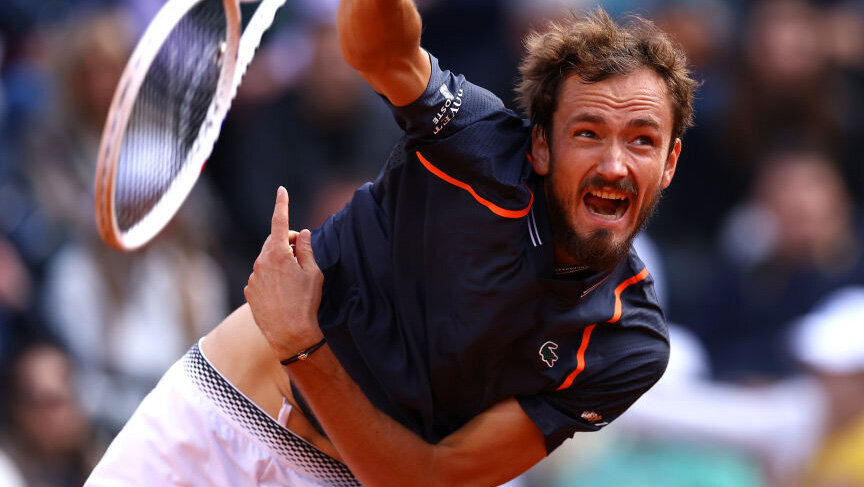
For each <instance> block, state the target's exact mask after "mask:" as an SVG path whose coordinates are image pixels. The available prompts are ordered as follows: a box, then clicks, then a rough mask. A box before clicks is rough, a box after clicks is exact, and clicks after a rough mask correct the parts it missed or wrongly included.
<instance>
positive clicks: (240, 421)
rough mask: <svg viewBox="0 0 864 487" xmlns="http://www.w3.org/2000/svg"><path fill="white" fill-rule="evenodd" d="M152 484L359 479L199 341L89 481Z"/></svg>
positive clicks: (301, 486)
mask: <svg viewBox="0 0 864 487" xmlns="http://www.w3.org/2000/svg"><path fill="white" fill-rule="evenodd" d="M153 485H172V486H190V487H191V486H194V487H199V486H200V487H204V486H240V485H243V486H246V485H250V486H252V485H256V486H270V485H273V486H276V485H279V486H288V487H322V486H332V487H351V486H359V485H360V484H359V482H357V480H356V479H355V478H354V476H353V475H352V474H351V471H350V470H348V468H347V467H346V466H345V465H344V464H343V463H340V462H338V461H336V460H334V459H333V458H331V457H329V456H327V455H325V454H324V453H322V452H320V451H319V450H317V449H316V448H315V447H314V446H312V445H310V444H309V443H308V442H306V441H305V440H303V439H302V438H300V437H298V436H296V435H295V434H293V433H291V432H290V431H289V430H287V429H286V428H284V427H283V426H282V425H280V424H279V423H278V422H276V420H275V419H273V418H272V417H271V416H269V415H268V414H267V413H265V412H264V411H263V410H261V409H260V408H259V407H258V406H256V405H255V404H253V403H252V402H251V401H250V400H249V399H248V398H246V397H245V396H244V395H243V394H242V393H240V392H239V391H238V390H237V389H236V388H234V387H233V386H232V385H231V384H230V383H228V381H226V380H225V378H223V377H222V376H221V375H220V374H219V372H217V371H216V369H214V368H213V366H212V365H210V363H209V362H208V361H207V359H206V358H205V357H204V355H203V354H202V353H201V351H200V349H199V348H198V346H197V345H195V346H193V347H192V348H191V349H190V350H189V352H187V353H186V355H185V356H183V358H181V359H180V360H179V361H178V362H177V363H175V364H174V365H173V366H172V367H171V369H169V370H168V372H166V373H165V375H164V376H163V377H162V379H161V380H160V381H159V384H157V386H156V387H155V388H154V389H153V391H151V392H150V394H148V395H147V397H146V398H144V400H143V401H142V402H141V405H140V406H139V407H138V409H137V410H136V411H135V413H134V414H133V415H132V417H131V418H130V419H129V421H128V422H127V423H126V425H125V426H124V427H123V430H122V431H121V432H120V433H119V434H118V435H117V437H116V438H115V439H114V441H113V442H112V443H111V445H110V447H109V448H108V451H107V452H106V453H105V455H104V456H103V458H102V460H101V461H100V462H99V464H98V465H97V466H96V468H95V469H94V470H93V472H92V473H91V475H90V478H89V479H88V480H87V482H86V483H85V487H100V486H106V487H107V486H111V487H118V486H119V487H124V486H129V487H131V486H142V487H143V486H147V487H150V486H153Z"/></svg>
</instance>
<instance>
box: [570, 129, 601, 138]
mask: <svg viewBox="0 0 864 487" xmlns="http://www.w3.org/2000/svg"><path fill="white" fill-rule="evenodd" d="M573 137H587V138H589V139H594V138H596V137H597V134H596V133H594V131H593V130H588V129H583V130H577V131H575V132H573Z"/></svg>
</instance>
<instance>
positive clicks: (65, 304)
mask: <svg viewBox="0 0 864 487" xmlns="http://www.w3.org/2000/svg"><path fill="white" fill-rule="evenodd" d="M162 3H163V0H53V1H51V2H40V1H37V2H33V1H32V0H0V371H2V374H0V375H2V377H0V485H3V486H8V487H17V486H35V487H42V486H45V487H53V486H73V485H81V483H82V482H83V479H84V478H86V476H87V474H88V472H89V470H90V468H92V466H93V464H94V462H95V461H97V460H98V458H99V456H100V455H101V453H102V452H103V451H104V448H105V446H106V445H107V442H108V441H110V439H111V438H112V437H113V435H114V434H116V432H117V431H118V429H119V428H120V427H121V426H122V425H123V423H124V422H125V420H126V418H127V417H128V416H129V415H130V414H131V412H132V411H133V410H134V408H135V406H136V405H137V404H138V402H139V401H140V400H141V398H142V397H143V395H144V394H146V392H147V391H149V389H150V388H152V387H153V385H155V382H156V381H157V380H158V378H159V377H160V376H161V374H162V372H163V371H165V370H166V369H167V368H168V366H169V365H170V364H171V363H173V362H174V361H175V360H176V359H177V358H179V357H180V356H181V355H182V354H183V352H185V350H186V349H187V348H188V347H189V346H190V345H191V344H192V343H194V341H195V339H196V338H197V337H199V336H200V335H201V334H203V333H205V332H206V331H207V330H208V329H210V328H212V327H214V326H215V325H216V324H218V322H219V321H220V320H221V318H222V317H224V316H225V315H226V314H227V312H228V311H229V310H230V309H232V308H233V307H234V306H237V305H238V304H240V303H241V302H242V300H243V294H242V288H243V286H244V284H245V280H246V278H247V277H248V274H249V272H250V269H251V264H252V262H253V260H254V258H255V256H256V255H257V252H258V250H259V249H260V246H261V244H262V243H263V240H264V238H266V236H267V234H268V233H269V218H270V214H271V212H272V204H273V201H274V195H275V190H276V187H277V185H279V184H281V185H284V186H286V187H287V188H288V190H289V193H290V194H291V211H292V214H291V218H292V226H295V227H297V228H305V227H308V228H312V227H315V226H317V225H319V224H320V223H321V222H322V221H323V220H324V219H325V218H327V216H328V215H330V214H332V213H333V212H335V210H336V209H338V208H339V207H340V206H341V205H342V204H343V203H344V202H345V201H346V200H347V199H348V198H350V196H351V194H352V192H353V190H354V188H356V187H357V186H358V185H359V184H361V183H362V182H364V181H367V180H371V179H372V178H374V177H375V174H376V173H377V170H378V168H379V167H380V165H381V163H382V162H383V160H384V158H385V156H386V155H387V153H388V152H389V150H390V147H391V146H392V144H393V142H394V141H395V140H396V139H397V137H398V136H399V130H398V128H397V127H396V124H395V122H393V120H392V117H391V116H390V113H389V111H388V110H387V108H386V106H385V105H384V103H382V101H381V100H380V98H379V97H378V96H377V95H376V94H375V93H374V92H373V91H372V90H371V89H370V88H369V87H368V86H367V85H366V84H365V83H364V82H363V80H362V79H361V78H360V77H359V76H358V75H357V74H356V73H355V72H354V71H353V70H351V69H350V68H349V67H348V66H347V65H345V63H344V62H343V61H342V59H341V55H340V51H339V45H338V42H337V39H336V32H335V29H334V25H333V20H334V15H335V7H336V3H337V1H336V0H305V1H303V0H292V1H289V2H288V3H287V5H286V6H285V7H284V8H283V9H282V10H281V11H280V13H279V15H278V16H277V20H276V24H275V26H274V28H273V29H272V30H271V31H270V32H269V33H268V34H267V36H266V37H265V41H264V45H263V47H262V49H261V50H260V51H259V54H258V56H257V57H256V60H255V62H254V63H253V65H252V66H251V68H250V71H249V73H248V75H247V77H246V79H245V81H244V84H243V86H242V87H241V89H240V92H239V94H238V97H237V100H236V101H235V104H234V107H233V108H232V110H231V112H230V114H229V116H228V119H227V120H226V121H225V124H224V125H223V129H222V135H221V137H220V139H219V141H218V143H217V145H216V148H215V150H214V153H213V155H212V157H211V158H210V161H209V162H208V165H207V168H206V170H205V172H204V177H203V178H202V180H200V181H199V183H198V184H197V186H196V188H195V190H194V191H193V193H192V195H191V196H190V198H189V199H188V200H187V201H186V203H185V204H184V207H183V209H182V210H181V213H180V214H179V215H178V216H177V218H175V220H174V221H173V222H172V224H171V225H170V226H169V227H168V228H167V229H166V230H165V231H164V232H163V233H162V234H161V235H160V236H159V237H157V238H156V239H155V240H154V241H153V242H152V243H151V244H150V245H148V246H147V247H146V248H144V249H143V250H141V251H138V252H135V253H131V254H121V253H118V252H115V251H113V250H110V249H109V248H107V247H106V246H105V245H104V244H103V243H101V241H100V240H99V238H98V235H97V233H96V225H95V220H94V217H93V177H94V168H95V163H96V150H97V146H98V143H99V137H100V135H101V132H102V125H103V123H104V119H105V115H106V112H107V109H108V106H109V104H110V102H111V98H112V96H113V91H114V87H115V86H116V83H117V80H118V77H119V75H120V73H121V71H122V69H123V67H124V65H125V62H126V60H127V58H128V56H129V53H130V52H131V49H132V48H133V46H134V43H135V41H136V39H137V38H138V36H139V35H140V33H141V32H142V30H143V29H144V27H146V24H147V22H148V20H149V19H150V18H151V17H152V16H153V15H154V13H155V12H156V11H157V10H158V8H159V7H160V5H161V4H162ZM417 3H418V6H419V7H420V9H421V12H422V14H423V17H424V23H425V29H424V37H423V44H424V46H425V47H426V48H427V49H428V50H429V51H431V52H432V53H434V54H435V55H436V56H437V57H438V58H439V59H440V60H441V63H442V66H443V67H445V68H447V69H451V70H453V71H456V72H460V73H464V74H466V75H467V77H468V78H469V79H470V80H472V81H473V82H475V83H476V84H479V85H481V86H484V87H487V88H489V89H490V90H492V91H493V92H495V93H496V94H497V95H498V96H500V97H501V98H502V99H503V100H504V101H505V103H506V104H508V105H513V98H514V95H513V84H514V80H515V78H516V68H517V65H518V59H519V56H520V50H521V43H520V39H521V37H522V35H523V34H524V33H525V32H527V31H528V30H529V29H530V28H532V26H535V25H537V24H538V23H539V22H542V21H544V20H545V19H549V18H554V17H555V16H558V15H563V14H566V12H568V10H571V9H572V10H575V11H581V10H585V9H590V8H592V7H593V6H594V5H596V4H597V2H595V1H589V0H418V1H417ZM602 5H603V6H604V8H606V9H607V10H608V11H610V12H611V13H613V14H615V15H624V14H629V13H635V14H639V15H642V16H645V17H648V18H650V19H653V20H654V21H655V22H656V23H658V24H659V25H660V26H662V27H663V28H664V29H665V30H666V31H667V32H668V33H670V35H672V36H673V37H674V39H675V40H676V41H677V42H678V43H680V44H681V46H682V47H683V48H684V49H685V50H686V51H687V53H688V55H689V58H690V61H691V64H692V70H693V72H694V73H695V75H696V77H697V78H699V79H700V80H702V81H703V85H702V87H701V89H700V91H699V93H698V98H697V102H696V118H695V121H696V126H695V127H694V128H693V129H692V130H691V131H689V132H688V133H687V134H686V136H685V139H684V150H683V153H682V158H681V160H680V164H679V165H678V172H677V175H676V177H675V180H674V182H673V184H672V186H671V187H670V188H669V189H668V190H667V191H666V192H665V194H664V198H663V201H662V203H661V206H660V210H659V212H658V215H657V216H656V217H655V218H654V220H653V221H652V222H651V224H650V225H649V227H648V229H647V231H646V232H645V234H644V235H643V236H642V237H640V239H639V240H638V245H639V247H640V254H641V255H643V257H644V260H645V261H646V262H647V263H648V265H649V269H650V270H651V272H652V274H654V276H655V278H656V280H657V282H658V294H659V295H660V297H661V299H662V300H663V301H664V302H665V306H666V310H667V317H668V319H669V322H670V328H671V335H672V359H671V362H670V365H669V369H668V371H667V374H666V376H664V378H663V379H662V380H661V382H660V383H659V384H658V385H657V387H655V388H654V389H652V390H651V391H649V393H648V394H646V396H645V397H644V398H643V399H642V400H641V401H640V402H638V403H637V405H636V406H634V407H633V408H632V409H631V411H630V412H629V413H628V414H626V415H624V417H622V418H621V420H619V421H618V422H616V423H614V424H612V425H610V426H609V427H608V428H606V429H605V430H604V431H603V432H601V433H597V434H590V435H578V436H577V437H576V438H575V439H574V440H572V441H570V442H567V443H565V446H564V447H562V448H560V449H559V450H558V451H556V452H555V453H554V454H553V455H552V456H551V457H550V458H549V459H547V460H546V461H544V462H542V463H541V464H540V465H539V466H537V467H535V468H534V469H532V470H531V471H529V472H528V473H527V474H526V475H525V476H524V477H523V478H522V479H521V482H522V484H523V485H525V486H535V485H536V486H541V487H545V486H549V487H600V486H616V487H657V486H664V487H679V486H680V487H702V486H704V487H864V218H862V209H864V2H862V1H861V0H819V1H817V0H759V1H743V0H665V1H661V0H653V1H640V2H636V1H629V0H609V1H606V2H602ZM250 8H254V4H253V5H248V4H247V5H243V10H244V12H246V13H247V14H248V13H249V9H250Z"/></svg>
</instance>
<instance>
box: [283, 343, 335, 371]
mask: <svg viewBox="0 0 864 487" xmlns="http://www.w3.org/2000/svg"><path fill="white" fill-rule="evenodd" d="M326 343H327V338H324V337H322V338H321V340H320V341H318V342H317V343H315V344H314V345H311V346H309V347H306V348H304V349H302V350H300V351H299V352H297V353H295V354H294V355H292V356H290V357H288V358H286V359H284V360H280V361H279V363H280V364H282V365H283V366H284V365H290V364H293V363H294V362H298V361H301V360H306V359H307V358H309V356H310V355H312V354H313V353H315V352H316V351H317V350H318V349H320V348H321V347H323V346H324V345H325V344H326Z"/></svg>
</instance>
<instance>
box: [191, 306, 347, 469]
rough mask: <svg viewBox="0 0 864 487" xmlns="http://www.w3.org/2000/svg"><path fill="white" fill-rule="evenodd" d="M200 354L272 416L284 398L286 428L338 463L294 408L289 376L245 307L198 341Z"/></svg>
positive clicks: (324, 441)
mask: <svg viewBox="0 0 864 487" xmlns="http://www.w3.org/2000/svg"><path fill="white" fill-rule="evenodd" d="M302 346H303V345H302V344H301V346H300V347H298V349H299V348H302ZM201 351H202V352H203V353H204V355H205V356H206V357H207V359H208V360H209V361H210V363H211V364H212V365H213V367H215V368H216V370H218V371H219V372H220V373H221V374H222V375H223V376H224V377H225V378H226V379H227V380H228V382H230V383H231V384H232V385H233V386H234V387H236V388H237V390H239V391H240V392H242V393H243V394H245V395H246V397H248V398H249V399H250V400H251V401H252V402H254V403H255V404H257V405H258V407H260V408H261V409H263V410H264V411H265V412H266V413H267V414H269V415H270V416H271V417H273V418H277V417H278V416H279V410H280V409H282V398H283V397H284V398H285V399H286V400H287V401H288V403H289V404H291V406H292V409H291V414H290V415H289V416H288V425H287V427H288V429H289V430H291V431H292V432H294V434H296V435H297V436H300V437H301V438H303V439H305V440H306V441H308V442H309V443H311V444H312V445H314V446H315V447H317V448H318V449H319V450H321V451H322V452H324V453H326V454H327V455H330V456H331V457H333V458H335V459H337V460H340V461H341V457H340V456H339V453H338V452H337V451H336V448H335V447H334V446H333V443H331V442H330V440H328V439H327V438H326V437H324V436H322V435H321V434H320V433H318V431H317V430H316V429H315V427H314V426H312V423H310V422H309V420H308V419H306V416H304V415H303V412H302V411H301V410H300V408H299V407H298V406H297V402H296V401H295V400H294V395H293V394H292V393H291V381H290V379H289V377H288V374H287V373H286V371H285V368H284V367H283V366H282V365H281V364H280V363H279V360H280V358H279V357H277V356H276V354H275V353H274V352H273V349H272V348H270V345H269V344H268V343H267V340H266V339H265V338H264V335H262V334H261V332H260V331H259V330H258V326H257V325H256V324H255V321H254V319H253V318H252V311H251V310H250V309H249V305H248V304H244V305H243V306H240V307H239V308H237V309H236V310H235V311H234V312H233V313H231V314H230V315H228V317H227V318H225V320H224V321H223V322H222V323H220V324H219V326H218V327H216V328H215V329H214V330H213V331H212V332H210V333H209V334H208V335H207V336H206V337H205V338H204V340H202V342H201Z"/></svg>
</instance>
